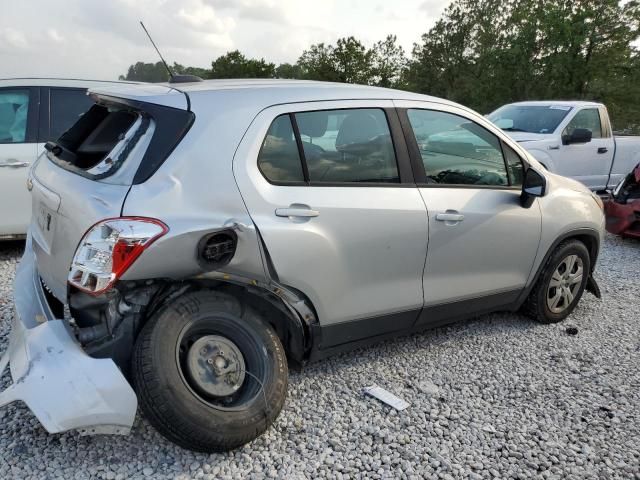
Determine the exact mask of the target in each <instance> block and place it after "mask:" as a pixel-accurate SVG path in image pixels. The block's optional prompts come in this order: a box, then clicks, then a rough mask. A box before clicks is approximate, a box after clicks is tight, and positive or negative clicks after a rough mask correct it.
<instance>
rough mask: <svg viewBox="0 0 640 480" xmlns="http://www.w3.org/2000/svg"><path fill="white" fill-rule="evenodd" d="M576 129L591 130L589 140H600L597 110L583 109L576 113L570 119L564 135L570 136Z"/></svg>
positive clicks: (600, 131) (600, 133)
mask: <svg viewBox="0 0 640 480" xmlns="http://www.w3.org/2000/svg"><path fill="white" fill-rule="evenodd" d="M576 128H584V129H587V130H591V138H602V126H601V124H600V112H599V111H598V109H597V108H585V109H583V110H580V111H579V112H578V113H576V116H575V117H573V118H572V119H571V121H570V122H569V124H568V125H567V128H565V129H564V134H565V135H568V136H570V135H571V134H572V133H573V131H574V130H575V129H576Z"/></svg>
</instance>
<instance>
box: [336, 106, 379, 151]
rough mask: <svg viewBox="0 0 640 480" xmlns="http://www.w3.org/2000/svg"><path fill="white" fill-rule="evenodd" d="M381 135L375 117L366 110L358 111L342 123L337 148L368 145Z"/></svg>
mask: <svg viewBox="0 0 640 480" xmlns="http://www.w3.org/2000/svg"><path fill="white" fill-rule="evenodd" d="M381 133H382V129H381V128H380V125H379V123H378V121H377V120H376V119H375V117H374V116H373V115H371V114H370V113H369V112H367V111H364V110H362V111H356V112H354V113H352V114H350V115H348V116H347V117H345V119H344V120H343V121H342V125H340V130H339V131H338V136H337V137H336V148H337V149H341V148H343V147H345V146H347V145H351V144H356V143H367V142H370V141H371V140H373V139H375V138H376V137H377V136H378V135H380V134H381Z"/></svg>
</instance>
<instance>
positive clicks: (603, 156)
mask: <svg viewBox="0 0 640 480" xmlns="http://www.w3.org/2000/svg"><path fill="white" fill-rule="evenodd" d="M576 128H585V129H587V130H590V131H591V141H590V142H586V143H571V144H565V141H564V140H563V142H562V145H559V149H557V150H550V151H549V154H550V155H551V157H552V158H553V160H554V165H555V166H556V173H558V174H560V175H563V176H565V177H571V178H573V179H575V180H578V181H580V182H582V183H584V184H585V185H586V186H588V187H589V188H591V189H592V190H603V189H604V188H606V184H607V179H608V177H609V171H610V169H611V163H612V162H613V155H614V141H613V135H612V133H611V129H610V128H609V125H608V123H605V124H603V122H602V119H601V114H600V109H599V108H598V107H596V106H593V107H584V108H581V109H579V110H578V111H577V112H576V113H575V114H574V116H573V117H572V118H571V119H570V120H569V122H568V123H567V125H566V126H565V127H564V128H563V129H562V134H561V136H562V138H563V139H565V138H567V137H568V136H570V135H571V132H573V131H574V130H575V129H576Z"/></svg>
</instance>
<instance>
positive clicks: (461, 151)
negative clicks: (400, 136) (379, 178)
mask: <svg viewBox="0 0 640 480" xmlns="http://www.w3.org/2000/svg"><path fill="white" fill-rule="evenodd" d="M407 114H408V117H409V122H410V123H411V128H412V129H413V132H414V134H415V137H416V141H417V143H418V148H419V150H420V155H421V157H422V162H423V164H424V169H425V173H426V176H427V182H428V183H437V184H445V185H478V186H483V185H484V186H486V185H489V186H508V185H509V184H510V182H509V175H508V174H507V168H506V166H505V161H504V157H503V154H502V148H501V145H500V140H499V139H498V138H497V137H496V136H495V135H493V134H492V133H491V132H489V131H488V130H486V129H485V128H483V127H481V126H480V125H478V124H476V123H474V122H472V121H470V120H468V119H466V118H463V117H460V116H458V115H454V114H451V113H446V112H439V111H434V110H414V109H410V110H408V111H407Z"/></svg>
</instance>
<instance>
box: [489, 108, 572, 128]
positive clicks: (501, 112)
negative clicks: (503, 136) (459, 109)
mask: <svg viewBox="0 0 640 480" xmlns="http://www.w3.org/2000/svg"><path fill="white" fill-rule="evenodd" d="M570 110H571V107H569V106H564V105H526V106H525V105H505V106H504V107H500V108H499V109H498V110H496V111H495V112H493V113H491V114H490V115H489V120H491V121H492V122H493V123H495V124H496V125H497V126H498V127H500V128H501V129H502V130H505V131H507V132H528V133H553V132H554V131H555V129H556V128H557V127H558V125H559V124H560V122H562V120H563V119H564V117H566V116H567V114H568V113H569V111H570Z"/></svg>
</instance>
